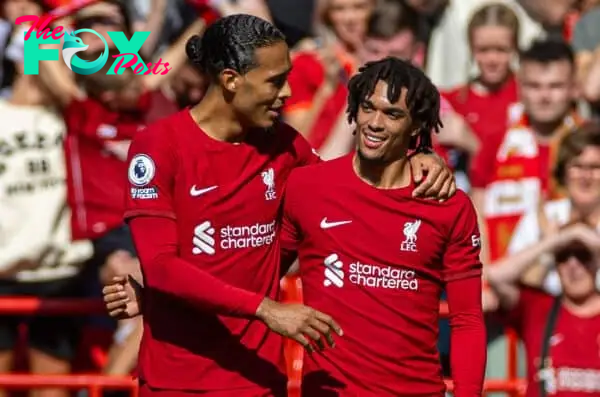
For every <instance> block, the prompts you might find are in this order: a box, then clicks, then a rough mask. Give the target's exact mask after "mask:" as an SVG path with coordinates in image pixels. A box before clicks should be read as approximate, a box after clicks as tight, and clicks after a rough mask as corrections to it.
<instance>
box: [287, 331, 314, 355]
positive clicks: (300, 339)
mask: <svg viewBox="0 0 600 397" xmlns="http://www.w3.org/2000/svg"><path fill="white" fill-rule="evenodd" d="M292 339H294V340H295V341H296V342H298V343H300V344H301V345H302V346H304V348H305V349H306V350H307V351H308V352H309V353H312V352H313V351H314V350H315V349H314V348H313V347H312V345H311V344H310V342H309V341H308V339H307V338H306V336H304V335H302V334H298V335H296V336H294V337H292Z"/></svg>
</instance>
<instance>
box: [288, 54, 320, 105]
mask: <svg viewBox="0 0 600 397" xmlns="http://www.w3.org/2000/svg"><path fill="white" fill-rule="evenodd" d="M292 65H293V68H292V71H291V72H290V75H289V78H288V82H289V84H290V88H291V89H292V96H291V97H290V98H289V99H288V100H287V101H286V103H285V106H286V108H285V111H286V112H293V111H295V110H300V109H306V108H309V107H310V106H311V103H312V100H313V98H314V96H315V94H316V93H317V91H318V90H319V87H320V86H321V84H322V83H323V78H324V71H323V67H322V65H321V64H320V62H319V61H318V60H317V59H316V57H315V56H314V55H313V54H312V53H309V52H307V53H300V54H298V55H296V57H294V59H293V61H292Z"/></svg>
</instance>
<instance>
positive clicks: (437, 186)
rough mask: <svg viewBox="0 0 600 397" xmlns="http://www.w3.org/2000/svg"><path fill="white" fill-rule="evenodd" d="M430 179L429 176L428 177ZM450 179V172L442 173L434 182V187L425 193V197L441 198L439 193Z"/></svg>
mask: <svg viewBox="0 0 600 397" xmlns="http://www.w3.org/2000/svg"><path fill="white" fill-rule="evenodd" d="M427 178H429V175H427ZM448 178H450V175H449V173H448V171H445V170H444V171H442V172H440V174H439V176H438V177H437V178H436V179H434V180H433V185H432V186H431V187H430V188H429V189H427V190H426V191H425V197H435V198H438V197H439V193H440V191H441V190H442V186H444V182H446V180H448Z"/></svg>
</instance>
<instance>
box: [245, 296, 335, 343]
mask: <svg viewBox="0 0 600 397" xmlns="http://www.w3.org/2000/svg"><path fill="white" fill-rule="evenodd" d="M256 317H258V318H259V319H260V320H261V321H263V322H264V323H265V324H266V325H267V326H268V327H269V328H270V329H271V330H272V331H275V332H277V333H278V334H280V335H283V336H285V337H287V338H291V339H294V340H295V341H296V342H298V343H300V344H301V345H302V346H304V347H305V348H306V350H307V351H309V352H312V351H314V349H315V346H316V347H317V349H318V350H323V349H325V342H326V343H327V344H328V345H329V346H331V347H333V346H335V341H334V340H333V333H335V334H337V335H339V336H341V335H342V334H343V332H342V329H341V328H340V326H339V325H338V324H337V323H336V322H335V321H334V320H333V319H332V318H331V316H329V315H327V314H325V313H321V312H319V311H317V310H315V309H313V308H311V307H308V306H304V305H301V304H285V303H278V302H275V301H273V300H271V299H269V298H265V299H264V300H263V301H262V303H261V304H260V305H259V307H258V309H257V311H256ZM323 339H325V342H324V341H323Z"/></svg>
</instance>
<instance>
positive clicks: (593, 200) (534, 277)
mask: <svg viewBox="0 0 600 397" xmlns="http://www.w3.org/2000/svg"><path fill="white" fill-rule="evenodd" d="M554 176H555V178H556V181H557V183H558V184H559V185H560V186H561V187H563V188H564V189H565V193H566V197H565V198H562V199H556V200H550V201H547V202H544V203H543V205H542V206H541V207H540V208H539V209H537V210H534V211H529V212H528V213H527V214H526V215H525V216H524V217H523V218H522V219H521V221H520V222H519V223H518V225H517V227H516V229H515V231H514V233H513V236H512V239H511V241H510V244H509V246H508V252H507V259H506V260H507V261H509V260H510V258H511V257H512V256H514V255H521V253H522V252H524V251H526V250H530V251H531V250H537V251H539V247H540V246H542V247H543V245H540V244H539V242H540V241H541V240H544V239H546V238H553V237H554V236H555V235H556V234H557V233H558V229H559V228H561V227H563V226H564V225H566V224H568V223H570V222H571V221H572V220H574V219H580V220H581V221H583V222H585V223H587V224H589V225H592V226H593V227H595V228H598V229H599V230H600V125H599V124H597V123H596V122H589V123H586V124H584V125H583V126H582V127H581V128H579V129H578V130H577V131H576V132H574V133H573V134H570V135H567V136H566V137H565V138H564V139H563V140H562V141H561V142H560V145H559V148H558V153H557V155H556V167H555V169H554ZM532 247H537V248H536V249H534V248H532ZM538 259H539V260H538V263H537V264H536V266H532V268H531V270H530V271H529V272H527V273H525V275H524V277H523V278H521V282H523V283H528V284H530V285H537V286H542V287H543V289H544V290H545V291H546V292H548V293H550V294H552V295H559V294H560V293H561V285H560V282H559V279H558V275H557V273H556V272H555V271H553V270H550V269H552V268H551V266H552V265H553V262H552V256H551V255H548V254H547V253H545V254H543V255H540V256H539V258H538ZM515 271H516V270H515Z"/></svg>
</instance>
